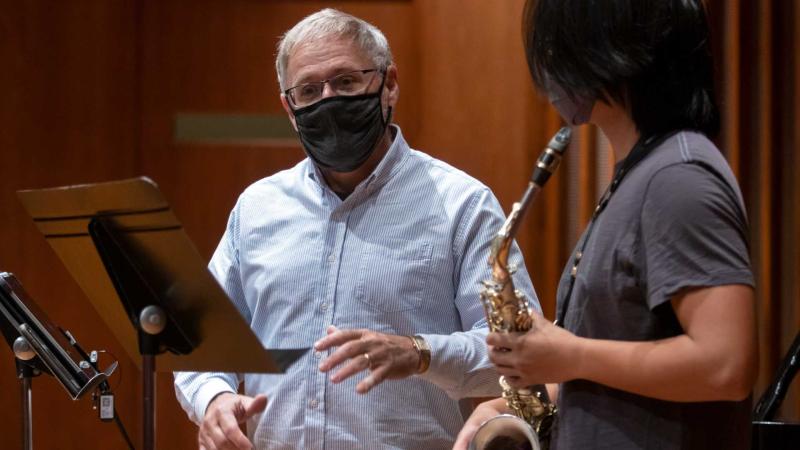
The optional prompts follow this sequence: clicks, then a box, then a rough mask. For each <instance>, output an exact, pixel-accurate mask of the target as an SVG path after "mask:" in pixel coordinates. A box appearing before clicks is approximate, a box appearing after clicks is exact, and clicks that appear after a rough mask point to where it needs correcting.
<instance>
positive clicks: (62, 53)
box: [0, 1, 139, 449]
mask: <svg viewBox="0 0 800 450" xmlns="http://www.w3.org/2000/svg"><path fill="white" fill-rule="evenodd" d="M135 9H136V5H135V3H134V2H132V1H116V2H94V3H84V4H82V5H78V4H74V3H62V2H2V4H0V61H2V62H1V63H0V65H1V66H2V70H0V90H1V91H2V94H1V95H0V123H2V124H3V125H2V127H0V215H1V216H0V217H2V220H0V236H2V239H1V240H0V270H2V271H9V272H14V273H15V274H16V275H17V276H18V278H19V279H20V280H21V281H22V283H23V285H24V286H25V287H26V290H27V291H28V292H29V294H30V295H31V296H32V297H33V298H34V299H35V301H36V302H37V303H39V305H40V306H41V307H42V308H43V309H44V310H45V311H46V312H47V313H48V315H49V316H50V318H51V319H52V320H53V321H54V322H55V323H56V324H58V325H60V326H62V327H63V328H65V329H68V330H71V331H72V332H73V334H74V335H75V337H76V338H77V339H78V340H79V342H80V343H81V344H82V345H83V346H84V347H85V348H87V349H107V350H109V351H111V352H113V353H114V354H116V356H117V357H119V359H120V367H119V370H118V372H119V373H118V374H117V375H116V376H114V377H113V379H112V384H116V383H117V382H118V380H119V376H120V374H121V375H122V377H123V383H122V384H121V385H120V386H119V389H118V390H117V394H118V397H117V402H118V408H119V411H120V414H121V415H122V416H123V417H124V419H125V421H126V424H127V425H128V426H129V427H130V428H131V429H132V430H133V431H135V430H136V428H137V427H138V412H137V411H138V410H137V406H136V405H137V401H136V398H135V392H136V382H135V380H136V379H137V373H138V372H137V370H136V368H135V367H134V366H133V364H132V363H131V361H130V360H128V359H127V358H126V357H125V356H124V354H123V350H122V347H121V346H120V345H119V344H118V343H117V342H116V341H115V340H114V338H113V335H112V334H111V332H110V331H109V330H108V329H107V328H106V327H105V325H104V324H103V322H102V321H101V319H100V318H99V317H98V316H97V314H96V313H95V311H94V309H93V308H92V307H91V306H90V304H89V302H88V301H87V300H86V299H85V297H84V295H83V293H82V292H81V291H80V289H79V288H78V287H77V285H76V284H75V283H74V282H73V281H72V279H71V278H70V277H69V275H68V274H67V272H66V270H65V269H64V268H63V266H62V265H61V263H60V261H59V260H58V258H57V257H56V256H55V254H54V253H53V252H52V251H51V250H50V248H49V247H48V245H47V244H46V243H45V241H44V239H43V238H42V236H41V234H40V233H39V232H38V230H37V229H36V228H35V227H34V225H33V222H32V221H31V220H30V219H29V218H28V217H27V215H26V214H25V212H24V210H23V209H22V207H21V205H20V203H19V202H18V201H17V199H16V195H15V191H16V190H18V189H24V188H37V187H46V186H58V185H64V184H70V183H83V182H90V181H101V180H109V179H117V178H124V177H129V176H131V175H133V173H135V167H136V159H135V149H136V146H137V142H138V130H137V127H136V123H137V121H138V117H139V112H138V109H137V103H136V91H135V89H132V87H134V86H136V77H137V71H136V65H137V61H136V54H135V48H136V36H137V30H136V24H135V21H134V20H133V17H134V16H135ZM101 363H103V364H107V363H108V361H107V360H101ZM18 391H19V388H18V382H17V380H16V378H15V369H14V360H13V354H12V353H11V351H10V349H9V348H8V347H7V346H6V344H5V342H3V343H0V392H2V393H0V448H3V449H15V448H21V445H22V440H21V423H22V422H21V421H22V418H21V411H20V402H19V396H18ZM33 430H34V443H35V447H36V448H43V449H44V448H47V449H55V448H59V449H78V448H105V449H116V448H124V447H123V446H122V445H120V444H121V443H122V440H121V438H119V436H118V434H117V430H116V429H115V428H114V426H113V425H112V424H103V423H101V422H100V421H99V420H98V419H97V418H96V412H95V411H93V410H92V409H91V405H90V402H89V401H88V400H86V399H84V400H80V401H78V402H73V401H72V400H70V399H69V397H68V395H67V393H66V392H65V391H64V390H63V389H62V388H61V387H60V385H58V383H57V382H56V380H55V379H53V378H52V377H49V376H41V377H38V378H36V379H35V380H34V382H33Z"/></svg>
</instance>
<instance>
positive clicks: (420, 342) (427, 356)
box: [408, 334, 431, 374]
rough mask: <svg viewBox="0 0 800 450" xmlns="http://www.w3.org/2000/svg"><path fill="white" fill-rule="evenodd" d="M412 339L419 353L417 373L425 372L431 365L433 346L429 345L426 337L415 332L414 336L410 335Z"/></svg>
mask: <svg viewBox="0 0 800 450" xmlns="http://www.w3.org/2000/svg"><path fill="white" fill-rule="evenodd" d="M408 338H409V339H411V343H412V344H413V345H414V350H416V351H417V354H418V355H419V366H417V373H418V374H419V373H425V372H426V371H427V370H428V367H430V365H431V346H430V345H428V342H426V341H425V339H424V338H423V337H422V336H420V335H418V334H415V335H413V336H408Z"/></svg>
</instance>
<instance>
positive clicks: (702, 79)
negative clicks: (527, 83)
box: [523, 0, 720, 137]
mask: <svg viewBox="0 0 800 450" xmlns="http://www.w3.org/2000/svg"><path fill="white" fill-rule="evenodd" d="M523 37H524V44H525V54H526V57H527V60H528V68H529V69H530V72H531V75H532V76H533V80H534V82H535V84H536V85H537V87H538V88H539V89H540V90H542V91H543V92H546V87H547V83H548V80H551V81H552V82H555V83H557V84H558V85H560V86H561V87H562V88H563V89H564V90H565V91H566V92H567V94H568V95H570V96H571V97H573V98H575V97H592V98H595V99H598V100H599V101H605V102H606V103H609V101H610V100H613V101H614V102H616V103H618V104H620V105H624V106H625V107H626V108H627V109H628V111H629V112H630V114H631V117H632V118H633V121H634V123H635V124H636V127H637V129H638V131H639V132H640V133H641V134H642V135H646V136H649V135H653V134H658V133H664V132H668V131H673V130H680V129H693V130H697V131H700V132H702V133H704V134H706V135H707V136H709V137H714V136H715V135H716V134H717V133H718V132H719V120H720V119H719V111H718V109H717V105H716V102H715V100H714V80H713V62H712V59H711V53H710V46H709V42H708V39H709V29H708V22H707V19H706V12H705V8H704V6H703V3H702V0H528V2H527V4H526V5H525V12H524V18H523Z"/></svg>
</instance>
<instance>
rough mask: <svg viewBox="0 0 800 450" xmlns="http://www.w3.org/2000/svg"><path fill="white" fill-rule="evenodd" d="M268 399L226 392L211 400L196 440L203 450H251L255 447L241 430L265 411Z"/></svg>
mask: <svg viewBox="0 0 800 450" xmlns="http://www.w3.org/2000/svg"><path fill="white" fill-rule="evenodd" d="M266 407H267V397H266V396H265V395H257V396H255V397H247V396H245V395H238V394H233V393H230V392H223V393H222V394H219V395H218V396H216V397H214V399H213V400H211V403H209V404H208V407H207V408H206V415H205V417H203V423H202V424H201V425H200V432H199V433H198V435H197V441H198V444H199V446H200V450H251V449H252V448H253V444H252V443H251V442H250V441H249V440H248V439H247V436H245V435H244V433H242V430H241V429H240V428H239V424H240V423H244V422H245V421H246V420H247V419H249V418H250V417H253V416H254V415H256V414H258V413H260V412H262V411H264V408H266Z"/></svg>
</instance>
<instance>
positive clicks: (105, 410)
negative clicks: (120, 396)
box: [100, 394, 114, 420]
mask: <svg viewBox="0 0 800 450" xmlns="http://www.w3.org/2000/svg"><path fill="white" fill-rule="evenodd" d="M100 420H114V396H113V395H111V394H103V395H101V396H100Z"/></svg>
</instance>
